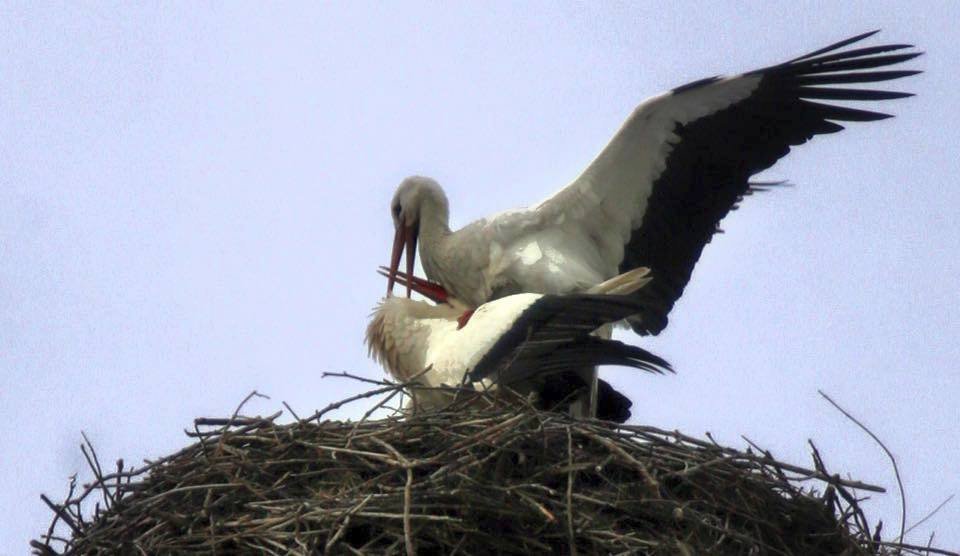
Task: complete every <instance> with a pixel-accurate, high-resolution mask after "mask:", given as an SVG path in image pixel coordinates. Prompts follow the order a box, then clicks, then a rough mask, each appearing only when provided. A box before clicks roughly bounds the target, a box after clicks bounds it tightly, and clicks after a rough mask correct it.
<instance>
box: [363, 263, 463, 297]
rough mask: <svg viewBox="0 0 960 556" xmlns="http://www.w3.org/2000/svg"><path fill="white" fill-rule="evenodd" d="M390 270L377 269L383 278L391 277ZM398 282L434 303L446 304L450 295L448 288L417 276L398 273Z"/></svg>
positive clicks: (382, 267)
mask: <svg viewBox="0 0 960 556" xmlns="http://www.w3.org/2000/svg"><path fill="white" fill-rule="evenodd" d="M389 270H390V269H389V268H387V267H385V266H381V267H380V268H379V269H377V273H378V274H380V275H381V276H386V277H389V276H390V274H389ZM396 282H397V283H398V284H400V285H401V286H409V287H411V288H413V291H415V292H417V293H419V294H420V295H422V296H424V297H426V298H427V299H430V300H431V301H433V302H434V303H446V302H447V299H449V297H450V295H449V294H448V293H447V290H446V288H444V287H443V286H441V285H440V284H437V283H436V282H431V281H430V280H426V279H424V278H418V277H416V276H410V275H409V274H407V273H406V272H399V271H398V272H397V273H396Z"/></svg>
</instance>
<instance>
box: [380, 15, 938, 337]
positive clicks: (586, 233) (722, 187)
mask: <svg viewBox="0 0 960 556" xmlns="http://www.w3.org/2000/svg"><path fill="white" fill-rule="evenodd" d="M876 32H877V31H873V32H870V33H864V34H862V35H858V36H856V37H852V38H850V39H847V40H844V41H840V42H838V43H836V44H832V45H830V46H828V47H826V48H822V49H820V50H817V51H815V52H811V53H809V54H807V55H805V56H801V57H799V58H795V59H793V60H790V61H788V62H785V63H782V64H779V65H775V66H770V67H767V68H764V69H760V70H756V71H751V72H748V73H744V74H741V75H736V76H732V77H711V78H707V79H702V80H700V81H695V82H693V83H689V84H687V85H684V86H682V87H679V88H676V89H674V90H672V91H670V92H668V93H666V94H663V95H660V96H657V97H654V98H651V99H649V100H647V101H646V102H644V103H643V104H641V105H640V106H639V107H637V109H636V110H634V112H633V114H631V115H630V117H629V118H628V119H627V121H626V122H625V123H624V124H623V127H621V128H620V130H619V131H618V132H617V133H616V135H614V137H613V139H612V140H611V141H610V143H609V144H608V145H607V146H606V147H604V149H603V150H602V151H601V152H600V154H599V155H598V156H597V157H596V159H595V160H594V161H593V162H592V163H591V164H590V165H589V166H588V167H587V168H586V169H585V170H584V171H583V173H582V174H581V175H580V176H579V177H578V178H577V179H575V180H574V181H573V182H572V183H570V184H569V185H567V186H566V187H564V188H563V189H561V190H560V191H558V192H557V193H556V194H554V195H553V196H551V197H550V198H548V199H546V200H545V201H543V202H541V203H540V204H538V205H536V206H534V207H533V208H528V209H521V210H513V211H508V212H505V213H502V214H499V215H496V216H493V217H489V218H484V219H481V220H478V221H476V222H473V223H472V224H469V225H467V226H465V227H464V228H462V229H460V230H457V231H455V232H452V231H451V230H450V227H449V223H448V221H449V205H448V203H447V197H446V195H445V194H444V192H443V190H442V189H441V188H440V186H439V185H437V183H436V182H435V181H433V180H431V179H429V178H424V177H411V178H408V179H406V180H404V181H403V183H401V184H400V187H399V188H398V189H397V192H396V194H395V195H394V197H393V201H392V204H391V209H392V213H393V220H394V225H395V227H396V236H395V239H394V244H393V252H392V255H391V260H390V269H391V270H390V273H391V279H390V280H389V281H388V284H389V285H388V291H392V287H393V282H394V280H393V279H392V276H395V273H396V272H397V269H398V267H399V264H400V257H401V254H402V252H403V249H404V246H406V253H407V261H406V262H407V266H406V268H407V273H408V274H411V273H412V272H413V265H414V259H415V256H416V245H417V240H418V239H419V242H420V256H421V260H422V263H423V268H424V270H425V271H426V274H427V277H428V278H430V279H431V280H433V281H436V282H439V283H441V284H442V285H443V286H444V287H445V288H446V289H447V290H449V291H450V292H451V293H452V294H453V295H454V296H456V297H457V298H459V299H462V300H464V301H465V302H467V303H468V304H470V305H473V306H478V305H481V304H482V303H485V302H487V301H488V300H491V299H497V298H498V297H501V296H504V295H509V294H514V293H520V292H541V293H567V292H575V291H583V290H584V289H586V288H587V287H589V286H590V285H592V284H596V283H598V282H601V281H603V280H604V279H607V278H610V277H611V276H614V275H617V274H618V273H621V272H625V271H628V270H630V269H634V268H638V267H649V268H650V269H651V270H652V272H653V276H654V277H655V280H654V283H653V284H651V285H650V287H649V288H644V290H643V292H642V293H643V294H644V295H648V296H650V299H653V300H656V301H657V303H652V302H651V303H647V304H646V306H645V308H644V312H643V313H642V314H640V315H639V317H638V318H631V319H630V323H631V325H632V327H633V329H634V330H635V331H636V332H638V333H640V334H657V333H659V332H660V331H661V330H663V328H664V327H665V326H666V325H667V314H668V313H669V311H670V309H671V308H672V307H673V304H674V303H675V302H676V300H677V299H678V298H679V297H680V295H681V294H682V293H683V289H684V287H685V286H686V284H687V282H688V281H689V279H690V274H691V272H692V271H693V267H694V265H695V264H696V262H697V260H698V259H699V257H700V253H701V251H702V250H703V248H704V246H705V245H706V244H707V243H708V242H709V241H710V238H711V236H713V234H714V233H715V232H716V231H717V229H718V225H719V222H720V220H721V219H722V218H723V217H724V216H725V215H726V214H727V212H729V211H730V210H731V209H732V208H733V207H734V206H735V205H736V204H737V203H738V202H739V201H740V200H741V199H742V197H743V196H744V195H745V194H748V193H749V192H751V191H752V190H753V189H758V188H759V187H757V185H761V186H762V185H764V184H751V182H750V181H749V180H750V177H751V176H753V175H754V174H756V173H758V172H760V171H762V170H765V169H767V168H769V167H770V166H772V165H773V164H774V163H775V162H776V161H777V160H778V159H780V158H781V157H783V156H784V155H786V154H787V153H788V152H789V151H790V147H792V146H795V145H799V144H802V143H804V142H806V141H807V140H809V139H810V138H812V137H813V136H814V135H819V134H824V133H833V132H836V131H840V130H841V129H843V126H841V125H840V124H839V123H837V122H858V121H872V120H881V119H884V118H888V117H890V116H889V115H888V114H883V113H879V112H872V111H867V110H862V109H855V108H850V107H845V106H838V105H835V104H830V103H825V102H818V101H819V100H825V101H832V100H839V101H877V100H885V99H895V98H902V97H907V96H911V95H910V94H909V93H902V92H894V91H882V90H868V89H861V88H848V87H843V86H842V85H846V84H862V83H874V82H879V81H887V80H891V79H898V78H901V77H906V76H910V75H914V74H917V73H920V72H918V71H914V70H890V69H881V70H877V69H876V68H886V67H887V66H891V65H894V64H899V63H901V62H905V61H907V60H911V59H913V58H915V57H916V56H919V55H920V53H918V52H897V53H893V54H891V52H895V51H902V50H903V49H907V48H912V45H902V44H890V45H882V46H872V47H865V48H856V49H845V48H844V47H846V46H848V45H851V44H853V43H856V42H858V41H861V40H863V39H865V38H867V37H869V36H871V35H873V34H874V33H876ZM766 185H769V184H766ZM408 295H409V290H408Z"/></svg>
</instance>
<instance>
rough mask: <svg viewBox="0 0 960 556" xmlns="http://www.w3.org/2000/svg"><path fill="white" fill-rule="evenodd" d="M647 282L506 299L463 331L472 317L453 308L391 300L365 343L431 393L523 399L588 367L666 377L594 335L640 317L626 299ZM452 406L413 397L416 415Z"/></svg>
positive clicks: (638, 279) (400, 376)
mask: <svg viewBox="0 0 960 556" xmlns="http://www.w3.org/2000/svg"><path fill="white" fill-rule="evenodd" d="M401 279H402V280H403V281H407V280H408V279H409V276H407V275H402V276H401ZM648 281H649V277H648V272H647V270H646V269H637V270H634V271H632V272H629V273H626V274H624V275H621V276H617V277H615V278H614V279H611V280H608V281H606V282H604V283H602V284H599V285H597V286H595V287H594V288H592V289H591V291H590V292H589V293H585V294H578V295H569V296H558V295H543V294H533V293H522V294H515V295H509V296H506V297H503V298H500V299H496V300H493V301H490V302H487V303H484V304H482V305H480V306H479V307H477V308H476V309H475V310H473V312H472V315H471V316H470V318H469V320H468V321H467V322H466V324H465V325H464V326H462V327H461V325H460V323H459V322H458V318H459V317H461V316H462V315H463V313H464V311H465V310H468V309H467V308H466V307H465V306H464V305H461V304H460V303H458V302H457V301H455V300H449V299H448V300H446V301H445V302H443V303H439V304H430V303H427V302H424V301H415V300H411V299H406V298H400V297H393V296H388V297H386V298H385V299H384V300H383V301H381V303H380V304H379V305H378V306H377V308H376V309H375V311H374V313H373V316H372V318H371V321H370V325H369V326H368V328H367V338H366V341H367V345H368V347H369V349H370V353H371V355H372V356H373V357H374V358H375V359H376V360H377V361H378V362H380V363H381V364H382V365H383V366H384V367H385V368H386V369H387V371H388V372H389V373H390V374H391V375H392V376H393V377H394V378H396V379H397V380H399V381H401V382H408V381H410V380H411V379H414V378H416V381H417V383H419V384H420V385H422V386H425V387H429V388H439V387H443V386H446V387H458V386H461V385H467V386H479V387H481V388H489V387H494V385H495V384H506V385H509V386H510V387H511V388H513V389H517V390H520V391H524V392H526V391H530V390H535V389H536V385H537V384H543V383H544V382H545V381H550V380H554V379H555V377H558V376H559V377H561V380H571V375H572V376H574V377H575V376H578V375H577V374H576V371H577V370H578V369H580V368H582V367H583V365H584V364H588V365H591V366H592V365H596V364H614V365H628V366H633V367H638V368H641V369H645V370H649V371H658V372H659V371H662V370H664V369H669V365H668V364H667V363H666V362H665V361H663V360H662V359H660V358H658V357H656V356H654V355H652V354H649V353H648V352H646V351H644V350H642V349H640V348H637V347H633V346H627V345H625V344H622V343H620V342H616V341H612V340H607V339H601V338H597V337H595V336H592V335H591V333H592V332H594V331H595V330H596V329H597V328H598V327H600V326H602V325H604V324H607V323H610V322H613V321H616V320H620V319H622V318H624V317H626V316H628V315H631V314H634V313H636V312H637V311H638V309H639V308H640V307H641V306H642V302H641V301H638V300H637V299H635V298H631V297H627V295H628V294H630V293H633V292H634V291H636V290H637V289H639V288H640V287H642V286H643V285H644V284H646V283H647V282H648ZM414 288H416V284H415V285H414ZM418 291H422V290H418ZM424 371H425V372H424ZM580 384H581V386H586V387H589V386H590V385H589V384H587V383H585V382H581V383H580ZM449 400H450V393H449V392H442V391H437V390H416V391H415V395H414V403H415V406H416V407H417V408H433V407H437V406H441V405H443V404H445V403H448V402H449Z"/></svg>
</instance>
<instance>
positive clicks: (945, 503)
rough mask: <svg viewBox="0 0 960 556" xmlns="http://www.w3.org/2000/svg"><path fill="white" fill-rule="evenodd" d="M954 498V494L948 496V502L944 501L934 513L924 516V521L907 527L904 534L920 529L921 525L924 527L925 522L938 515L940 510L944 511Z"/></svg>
mask: <svg viewBox="0 0 960 556" xmlns="http://www.w3.org/2000/svg"><path fill="white" fill-rule="evenodd" d="M953 496H954V495H953V494H951V495H950V496H947V499H946V500H944V501H943V502H940V505H939V506H937V507H936V508H934V509H933V511H931V512H930V513H928V514H927V515H925V516H923V519H921V520H920V521H918V522H916V523H914V524H913V525H911V526H910V527H907V530H906V531H904V532H903V534H904V535H906V534H907V533H909V532H910V531H913V530H914V529H916V528H917V527H919V526H920V525H922V524H923V522H924V521H926V520H928V519H930V518H931V517H933V516H934V515H936V513H937V512H939V511H940V510H942V509H943V507H944V506H946V505H947V504H949V503H950V501H951V500H953Z"/></svg>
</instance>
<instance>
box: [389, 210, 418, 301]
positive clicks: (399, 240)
mask: <svg viewBox="0 0 960 556" xmlns="http://www.w3.org/2000/svg"><path fill="white" fill-rule="evenodd" d="M418 232H419V225H418V224H412V225H403V224H401V225H400V226H397V233H396V235H394V236H393V251H392V252H391V253H390V270H389V271H388V273H387V293H388V294H392V293H393V286H394V284H395V283H396V282H397V271H398V270H400V255H401V254H402V253H403V247H404V246H406V247H407V276H413V263H414V262H416V259H417V236H419V233H418ZM410 291H411V284H410V282H407V297H410Z"/></svg>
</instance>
